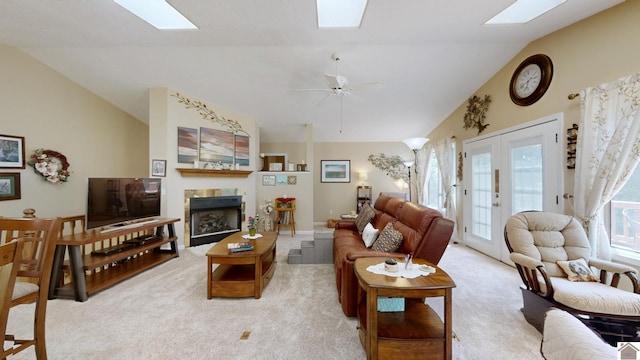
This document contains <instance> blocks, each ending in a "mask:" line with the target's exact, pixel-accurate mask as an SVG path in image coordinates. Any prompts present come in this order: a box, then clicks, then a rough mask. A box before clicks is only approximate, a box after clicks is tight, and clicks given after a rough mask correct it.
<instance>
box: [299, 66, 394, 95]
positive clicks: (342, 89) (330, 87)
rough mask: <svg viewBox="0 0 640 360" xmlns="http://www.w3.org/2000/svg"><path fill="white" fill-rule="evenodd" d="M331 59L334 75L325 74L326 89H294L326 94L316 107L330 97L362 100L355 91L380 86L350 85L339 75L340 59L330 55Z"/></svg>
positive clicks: (369, 84)
mask: <svg viewBox="0 0 640 360" xmlns="http://www.w3.org/2000/svg"><path fill="white" fill-rule="evenodd" d="M331 59H333V61H335V63H336V74H335V75H333V74H325V75H324V78H325V80H326V82H327V87H326V88H323V89H296V90H297V91H323V92H327V95H326V96H325V97H323V98H322V100H320V102H319V103H318V105H320V104H322V103H323V102H324V101H325V100H326V99H327V98H329V97H331V96H339V97H340V99H341V100H342V98H343V97H345V96H350V97H353V98H356V99H358V100H362V101H363V99H362V98H361V97H360V96H358V95H356V94H355V91H358V90H362V89H366V88H376V87H380V86H381V84H380V83H378V82H373V83H366V84H350V83H349V80H348V79H347V78H346V77H344V76H342V75H340V57H339V56H338V55H337V54H333V55H331Z"/></svg>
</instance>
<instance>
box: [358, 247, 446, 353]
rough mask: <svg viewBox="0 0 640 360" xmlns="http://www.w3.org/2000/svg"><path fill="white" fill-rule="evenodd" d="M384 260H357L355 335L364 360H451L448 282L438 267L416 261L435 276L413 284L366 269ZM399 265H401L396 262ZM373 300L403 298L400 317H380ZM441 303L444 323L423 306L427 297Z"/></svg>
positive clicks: (388, 314)
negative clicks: (357, 337)
mask: <svg viewBox="0 0 640 360" xmlns="http://www.w3.org/2000/svg"><path fill="white" fill-rule="evenodd" d="M384 260H385V258H360V259H356V261H355V273H356V277H357V278H358V283H359V285H360V289H359V291H360V294H359V295H358V325H359V326H358V329H359V335H360V342H361V343H362V346H363V347H364V349H365V351H366V353H367V359H403V360H406V359H421V360H424V359H451V355H452V354H451V346H452V344H451V342H452V335H453V329H452V325H451V318H452V316H451V315H452V310H451V293H452V291H451V290H452V289H453V288H454V287H455V286H456V284H455V283H454V282H453V280H452V279H451V278H450V277H449V275H447V273H445V272H444V271H442V269H440V268H438V267H437V266H435V265H433V264H430V263H428V262H427V261H424V260H421V259H415V260H414V266H417V265H419V264H425V265H429V266H432V267H434V268H435V269H436V272H435V273H433V274H430V275H428V276H419V277H417V278H415V279H406V278H402V277H392V276H386V275H379V274H374V273H372V272H369V271H367V267H369V266H370V265H375V264H379V263H382V262H384ZM398 261H400V262H404V259H398ZM378 296H388V297H399V298H405V299H404V301H405V311H402V312H379V311H378ZM435 296H443V297H444V319H442V320H444V323H443V321H442V320H441V319H440V317H439V316H438V314H437V313H436V312H435V311H434V310H433V309H431V307H429V305H426V304H424V298H426V297H435Z"/></svg>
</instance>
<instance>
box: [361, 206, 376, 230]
mask: <svg viewBox="0 0 640 360" xmlns="http://www.w3.org/2000/svg"><path fill="white" fill-rule="evenodd" d="M374 216H376V213H375V211H373V208H372V207H371V206H370V205H369V204H365V205H364V206H363V207H362V210H361V211H360V213H359V214H358V217H356V227H357V228H358V234H360V235H362V232H363V231H364V227H365V226H367V224H368V223H370V222H371V220H373V217H374Z"/></svg>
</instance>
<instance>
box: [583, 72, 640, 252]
mask: <svg viewBox="0 0 640 360" xmlns="http://www.w3.org/2000/svg"><path fill="white" fill-rule="evenodd" d="M580 101H581V105H580V107H581V118H580V123H579V129H578V141H577V152H576V171H575V183H574V209H573V210H574V212H575V215H576V217H578V218H579V219H580V220H582V222H583V225H584V226H585V229H586V230H587V233H588V235H589V241H590V242H591V252H592V254H591V255H592V256H594V257H598V258H602V259H610V258H611V254H610V249H609V236H608V235H607V232H606V230H605V227H604V213H603V207H604V205H605V204H606V203H608V202H609V201H610V200H611V199H612V198H613V197H614V196H615V195H616V193H618V191H620V189H621V188H622V187H623V186H624V184H625V183H626V182H627V180H628V179H629V176H631V174H632V173H633V170H634V169H635V167H636V165H637V164H638V159H639V158H640V113H639V112H638V108H639V106H640V74H635V75H632V76H628V77H625V78H621V79H618V80H616V81H614V82H611V83H608V84H602V85H600V86H597V87H594V88H587V89H584V90H582V91H581V92H580Z"/></svg>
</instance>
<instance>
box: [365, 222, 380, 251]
mask: <svg viewBox="0 0 640 360" xmlns="http://www.w3.org/2000/svg"><path fill="white" fill-rule="evenodd" d="M378 231H379V230H378V229H376V228H374V227H373V225H371V223H367V226H365V227H364V230H363V231H362V241H364V246H366V247H368V248H370V247H371V245H373V242H374V241H376V239H377V238H378Z"/></svg>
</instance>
